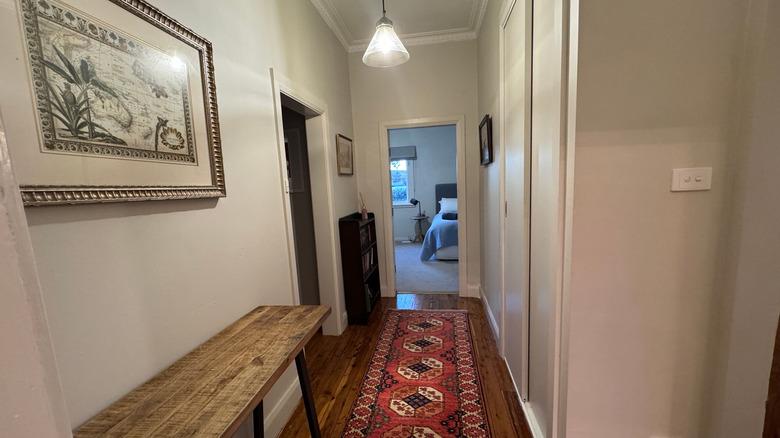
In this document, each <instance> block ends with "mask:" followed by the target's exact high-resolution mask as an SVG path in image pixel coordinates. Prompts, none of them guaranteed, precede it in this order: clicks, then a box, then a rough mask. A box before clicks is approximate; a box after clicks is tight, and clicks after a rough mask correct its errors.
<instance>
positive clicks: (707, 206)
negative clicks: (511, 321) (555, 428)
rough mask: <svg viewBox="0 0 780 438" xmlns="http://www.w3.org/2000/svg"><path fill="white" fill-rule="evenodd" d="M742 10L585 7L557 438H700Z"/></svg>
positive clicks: (664, 0)
mask: <svg viewBox="0 0 780 438" xmlns="http://www.w3.org/2000/svg"><path fill="white" fill-rule="evenodd" d="M745 4H746V2H735V1H732V0H714V1H713V0H692V1H686V2H679V1H675V0H661V1H657V2H642V3H637V2H624V1H619V0H604V1H600V2H580V14H581V16H580V20H579V27H580V31H579V32H580V33H579V64H578V68H577V74H578V91H579V92H578V95H577V114H576V116H577V120H576V123H577V126H576V145H575V149H576V163H575V171H574V211H573V217H574V219H573V235H572V238H573V241H572V262H571V270H572V272H571V290H570V294H571V295H570V299H571V301H570V312H571V314H570V327H569V336H570V340H569V345H570V347H569V366H568V370H569V373H568V393H567V397H568V407H567V410H568V418H567V429H568V430H567V437H568V438H579V437H592V436H599V437H604V438H610V437H627V436H631V437H651V436H652V437H655V436H658V437H698V436H701V437H704V436H707V435H705V434H704V433H703V430H702V424H703V422H704V421H705V420H706V419H707V418H706V417H707V413H706V412H705V411H706V407H707V406H706V401H707V394H708V386H709V385H711V383H712V382H710V381H708V379H707V376H708V375H707V370H708V368H709V367H711V366H712V365H713V364H712V363H711V361H710V360H709V354H708V353H709V345H708V344H709V343H711V342H712V339H713V337H715V336H714V333H712V332H711V330H710V328H711V323H712V321H713V317H714V315H715V314H716V313H715V311H714V306H715V304H716V302H717V297H718V293H719V291H718V287H717V286H718V285H717V284H716V282H715V278H716V273H717V271H718V266H719V262H720V256H719V254H720V253H721V252H722V244H723V243H724V242H723V236H724V235H725V234H726V230H727V229H728V223H727V221H726V220H725V216H726V215H725V213H726V210H725V209H726V208H727V206H728V198H729V196H730V190H729V187H730V181H729V180H728V178H727V174H728V172H727V170H728V166H729V164H730V162H729V161H728V157H729V149H730V148H732V147H733V146H734V145H733V144H732V143H731V139H732V136H731V134H732V132H733V127H734V123H733V120H734V119H735V118H736V116H737V114H738V113H739V109H737V108H734V107H733V106H732V104H733V99H734V96H735V92H736V86H735V84H736V82H737V73H736V71H737V65H738V61H739V56H738V55H739V52H740V49H741V46H740V44H741V41H742V38H741V35H742V24H743V21H744V6H745ZM696 166H712V167H713V175H714V180H713V185H712V190H710V191H705V192H691V193H671V192H670V191H669V186H670V177H671V170H672V169H673V168H676V167H696ZM732 436H750V435H743V434H742V433H739V434H737V435H732Z"/></svg>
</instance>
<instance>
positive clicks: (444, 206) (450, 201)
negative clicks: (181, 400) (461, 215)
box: [439, 198, 458, 213]
mask: <svg viewBox="0 0 780 438" xmlns="http://www.w3.org/2000/svg"><path fill="white" fill-rule="evenodd" d="M439 205H441V210H439V211H440V212H441V213H457V212H458V198H441V201H439Z"/></svg>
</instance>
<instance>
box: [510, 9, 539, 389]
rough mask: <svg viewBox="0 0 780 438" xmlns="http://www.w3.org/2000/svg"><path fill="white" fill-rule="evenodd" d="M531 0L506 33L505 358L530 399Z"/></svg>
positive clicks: (512, 18) (517, 11)
mask: <svg viewBox="0 0 780 438" xmlns="http://www.w3.org/2000/svg"><path fill="white" fill-rule="evenodd" d="M531 5H532V2H531V0H518V1H517V2H515V4H514V6H513V7H512V10H511V12H510V13H509V17H508V18H507V20H506V22H505V24H504V30H503V50H504V54H503V56H504V63H503V65H504V66H503V68H504V72H503V76H504V114H505V117H504V124H505V126H504V143H505V153H504V166H505V171H504V190H505V191H504V193H505V197H506V204H505V206H504V207H505V209H504V214H505V219H504V291H505V306H504V318H505V324H504V327H505V355H506V360H507V363H508V365H509V370H510V372H511V373H512V377H513V378H514V380H515V382H517V383H518V384H519V385H520V388H519V389H520V396H521V397H522V398H523V400H527V399H528V356H529V354H528V336H529V332H528V321H529V314H528V310H529V289H528V287H529V278H528V275H529V217H530V211H529V205H530V199H529V196H530V186H529V185H530V184H529V183H530V174H529V172H530V160H529V158H530V146H531V141H530V138H531V131H530V128H531V99H530V96H531V94H530V89H531V84H530V80H531V56H530V47H531V22H530V17H531V14H530V10H531Z"/></svg>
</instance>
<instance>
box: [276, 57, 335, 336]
mask: <svg viewBox="0 0 780 438" xmlns="http://www.w3.org/2000/svg"><path fill="white" fill-rule="evenodd" d="M270 73H271V87H272V89H273V99H274V116H275V123H276V145H277V149H276V154H277V160H278V163H279V182H280V187H281V190H282V194H283V196H282V198H283V202H284V223H285V234H286V237H287V257H288V264H289V266H290V284H291V285H292V291H291V292H292V302H293V303H294V304H296V305H297V304H300V293H299V285H298V275H297V272H298V265H297V261H296V260H297V259H296V251H295V239H294V233H293V221H292V206H291V204H290V197H289V195H288V192H289V181H288V180H287V169H286V156H285V149H284V124H283V122H282V102H281V95H282V94H284V95H285V96H287V97H290V98H291V99H294V100H295V101H297V102H298V103H300V104H302V105H303V106H305V107H306V108H308V109H309V110H311V111H312V112H314V113H316V115H315V116H314V117H313V118H310V119H308V120H307V121H306V137H307V141H308V143H309V146H310V147H309V167H310V173H311V175H310V177H311V179H312V181H311V182H312V184H311V185H312V204H313V205H312V208H313V210H314V216H315V221H314V238H315V242H316V246H317V270H318V272H319V287H320V300H321V303H322V304H326V305H329V306H330V307H331V309H333V312H332V314H331V316H330V317H329V318H328V320H326V322H325V324H324V325H323V332H324V333H325V334H326V335H339V334H341V333H342V332H343V331H344V329H345V328H346V319H345V318H344V314H345V309H343V306H342V305H341V303H342V297H341V289H342V288H341V272H340V271H339V263H338V260H339V258H340V254H339V248H338V228H337V225H338V223H337V218H336V212H335V210H334V208H335V207H334V206H335V201H334V199H335V198H334V195H333V193H334V189H333V169H334V167H335V163H333V157H332V155H333V154H331V153H328V151H331V150H333V144H332V143H333V142H334V141H335V140H334V138H333V136H332V135H331V134H330V124H329V120H328V115H329V112H328V106H327V104H326V103H325V101H324V100H323V99H321V98H319V97H318V96H317V95H315V94H313V93H310V92H309V91H308V90H306V89H305V88H304V87H302V86H301V85H300V84H297V83H295V82H293V81H292V80H290V79H288V78H287V77H285V76H284V75H282V74H280V73H279V72H278V71H277V70H275V69H274V68H271V69H270ZM318 144H319V145H320V146H321V149H323V150H324V151H325V152H326V153H325V154H324V156H322V157H319V156H318V157H313V156H312V150H313V149H314V146H316V145H318ZM315 191H319V194H318V196H315V193H314V192H315ZM318 199H319V200H324V201H325V202H322V201H320V202H317V200H318ZM317 217H320V218H325V219H326V221H327V223H326V222H325V221H322V220H317V219H316V218H317Z"/></svg>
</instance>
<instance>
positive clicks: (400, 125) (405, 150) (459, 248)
mask: <svg viewBox="0 0 780 438" xmlns="http://www.w3.org/2000/svg"><path fill="white" fill-rule="evenodd" d="M464 127H465V118H464V116H451V117H426V118H418V119H409V120H399V121H394V122H382V123H380V126H379V129H380V130H379V132H380V133H381V134H380V136H379V137H380V142H381V150H382V151H383V152H382V153H381V154H380V164H381V172H382V175H383V177H382V192H383V213H384V214H383V217H384V218H387V219H389V220H384V221H383V223H382V228H383V230H382V232H383V233H384V242H386V243H387V244H385V245H384V251H385V257H384V262H385V263H384V265H385V266H384V268H385V276H384V278H385V279H386V286H383V287H384V289H383V295H384V296H395V295H396V293H403V292H415V293H451V294H455V293H457V294H458V295H459V296H469V295H468V287H467V281H466V273H467V270H468V269H467V267H468V266H469V264H468V250H467V247H468V239H467V238H466V236H467V233H466V230H467V229H468V228H467V223H468V222H467V221H468V208H467V206H466V202H467V198H466V193H467V189H466V164H465V158H464V157H465V153H464V149H465V135H464ZM442 139H444V140H442ZM437 143H441V144H443V146H437ZM453 144H454V158H453V157H452V155H453V154H452V151H451V150H450V151H449V152H447V154H448V156H449V157H450V158H449V159H444V158H442V157H443V155H444V154H442V153H441V151H440V150H439V149H451V148H452V146H453ZM411 146H414V147H413V148H412V147H411ZM391 149H392V150H391ZM437 154H438V156H439V157H440V158H439V159H438V161H442V162H445V163H447V165H446V166H442V168H443V169H446V170H443V171H441V172H440V171H439V170H436V169H434V168H432V167H429V165H426V164H425V162H426V161H428V162H430V161H431V157H430V156H431V155H433V156H434V157H435V156H437ZM433 161H436V159H434V160H433ZM392 179H394V180H395V181H392ZM394 200H395V201H394ZM442 200H444V203H445V204H444V206H442V203H441V201H442ZM442 210H445V211H442ZM444 213H449V214H448V219H447V220H449V221H451V222H450V226H451V228H450V229H449V230H448V231H447V232H446V233H448V234H449V236H448V237H446V238H444V237H443V236H441V234H443V233H444V231H442V230H439V228H440V227H437V225H438V224H437V222H441V221H442V220H443V216H444ZM437 230H439V231H441V232H439V231H437ZM429 235H435V236H436V237H438V238H440V240H436V239H433V240H431V239H429V242H426V236H429ZM397 258H398V260H396V259H397ZM441 268H444V269H441ZM431 270H433V271H434V272H435V274H436V275H439V277H438V278H439V279H441V280H445V281H446V283H445V281H441V282H439V281H438V280H437V277H436V276H435V275H432V273H431ZM399 275H400V277H398V276H399ZM407 280H411V282H409V281H407Z"/></svg>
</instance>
